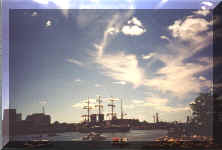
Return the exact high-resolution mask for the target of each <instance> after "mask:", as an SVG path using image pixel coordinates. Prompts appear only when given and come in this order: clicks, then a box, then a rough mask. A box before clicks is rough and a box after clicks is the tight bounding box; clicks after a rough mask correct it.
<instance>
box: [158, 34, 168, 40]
mask: <svg viewBox="0 0 222 150" xmlns="http://www.w3.org/2000/svg"><path fill="white" fill-rule="evenodd" d="M160 38H161V39H164V40H167V41H170V39H169V38H168V37H167V36H165V35H161V36H160Z"/></svg>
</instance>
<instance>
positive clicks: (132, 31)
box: [122, 25, 146, 36]
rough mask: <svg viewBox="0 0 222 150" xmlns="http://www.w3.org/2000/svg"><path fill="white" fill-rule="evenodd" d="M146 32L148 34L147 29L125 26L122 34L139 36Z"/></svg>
mask: <svg viewBox="0 0 222 150" xmlns="http://www.w3.org/2000/svg"><path fill="white" fill-rule="evenodd" d="M144 32H146V30H145V29H143V28H140V27H138V26H136V25H134V26H127V25H126V26H124V27H123V28H122V33H124V34H125V35H131V36H139V35H142V34H143V33H144Z"/></svg>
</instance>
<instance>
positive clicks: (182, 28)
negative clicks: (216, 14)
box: [168, 17, 211, 42]
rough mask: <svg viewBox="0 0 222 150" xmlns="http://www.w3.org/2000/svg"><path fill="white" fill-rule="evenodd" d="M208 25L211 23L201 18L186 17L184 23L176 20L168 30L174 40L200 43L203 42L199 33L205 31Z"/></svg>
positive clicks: (202, 37)
mask: <svg viewBox="0 0 222 150" xmlns="http://www.w3.org/2000/svg"><path fill="white" fill-rule="evenodd" d="M210 25H211V23H210V22H208V21H207V20H205V19H203V18H193V17H187V18H186V19H185V20H184V21H182V20H176V21H175V22H174V24H173V25H170V26H169V27H168V29H169V30H170V31H171V32H172V36H173V37H174V38H179V39H181V40H185V41H197V42H200V41H203V40H204V36H202V35H200V33H202V32H204V31H207V30H208V29H209V26H210Z"/></svg>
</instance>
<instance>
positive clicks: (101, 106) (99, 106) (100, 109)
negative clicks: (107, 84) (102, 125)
mask: <svg viewBox="0 0 222 150" xmlns="http://www.w3.org/2000/svg"><path fill="white" fill-rule="evenodd" d="M97 102H98V103H99V104H98V105H96V106H95V107H98V109H99V114H98V115H100V114H101V111H102V108H103V105H102V104H101V103H102V100H101V99H100V96H99V98H98V100H97Z"/></svg>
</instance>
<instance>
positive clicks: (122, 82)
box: [112, 81, 126, 85]
mask: <svg viewBox="0 0 222 150" xmlns="http://www.w3.org/2000/svg"><path fill="white" fill-rule="evenodd" d="M112 83H113V84H121V85H125V84H126V82H125V81H118V82H112Z"/></svg>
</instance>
